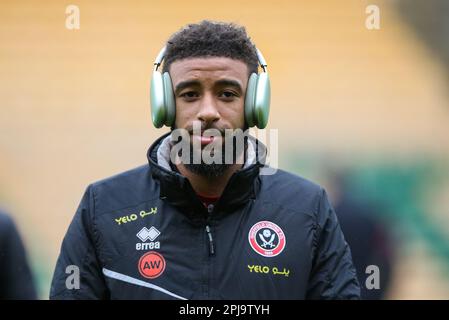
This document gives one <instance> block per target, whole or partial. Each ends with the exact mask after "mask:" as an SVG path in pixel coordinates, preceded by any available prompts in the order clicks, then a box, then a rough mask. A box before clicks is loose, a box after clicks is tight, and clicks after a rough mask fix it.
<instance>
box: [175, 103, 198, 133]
mask: <svg viewBox="0 0 449 320" xmlns="http://www.w3.org/2000/svg"><path fill="white" fill-rule="evenodd" d="M193 111H194V108H187V107H186V106H183V104H182V102H178V101H176V118H175V127H176V128H185V127H186V126H187V125H188V124H189V123H190V122H192V121H193V118H194V117H195V114H194V112H193Z"/></svg>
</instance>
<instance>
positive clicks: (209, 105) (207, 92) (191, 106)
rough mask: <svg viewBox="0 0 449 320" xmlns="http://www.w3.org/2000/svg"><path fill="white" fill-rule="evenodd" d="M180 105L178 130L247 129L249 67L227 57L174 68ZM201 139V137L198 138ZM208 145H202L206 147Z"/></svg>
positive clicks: (190, 60) (180, 63) (191, 61)
mask: <svg viewBox="0 0 449 320" xmlns="http://www.w3.org/2000/svg"><path fill="white" fill-rule="evenodd" d="M170 76H171V79H172V82H173V88H174V91H175V101H176V122H175V128H177V129H186V130H189V131H191V130H192V128H193V122H194V121H199V122H200V123H201V129H202V130H205V129H210V128H214V129H218V130H224V129H243V127H244V121H245V118H244V102H245V92H246V85H247V82H248V67H247V65H246V64H245V63H244V62H242V61H239V60H234V59H230V58H225V57H207V58H188V59H183V60H178V61H175V62H173V63H172V64H171V66H170ZM194 139H200V140H201V137H194ZM206 142H207V141H204V139H203V141H202V145H204V144H205V143H206Z"/></svg>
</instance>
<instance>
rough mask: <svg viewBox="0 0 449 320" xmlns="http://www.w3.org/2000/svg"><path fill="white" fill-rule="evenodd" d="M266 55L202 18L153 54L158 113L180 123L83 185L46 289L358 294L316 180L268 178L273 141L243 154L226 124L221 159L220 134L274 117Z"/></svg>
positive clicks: (55, 294) (67, 294)
mask: <svg viewBox="0 0 449 320" xmlns="http://www.w3.org/2000/svg"><path fill="white" fill-rule="evenodd" d="M162 59H164V67H163V74H161V73H159V72H158V71H157V68H158V67H159V65H160V64H161V62H162ZM258 63H259V64H260V65H261V66H262V68H263V69H264V71H266V70H265V67H266V64H265V61H264V59H263V57H262V56H261V54H260V52H258V51H257V49H256V48H255V46H254V45H253V44H252V42H251V41H250V39H249V38H248V36H247V34H246V31H245V29H244V28H243V27H239V26H237V25H234V24H226V23H214V22H210V21H203V22H201V23H199V24H192V25H188V26H187V27H186V28H184V29H182V30H180V31H179V32H178V33H176V34H174V35H173V36H172V37H171V38H170V40H169V41H168V42H167V46H166V48H165V49H164V50H162V51H161V53H160V54H159V56H158V58H156V62H155V65H156V68H155V72H154V74H153V79H152V88H151V99H152V115H153V123H154V125H155V126H156V127H160V126H162V125H164V124H165V125H167V126H170V127H171V128H172V130H173V132H177V131H176V130H179V131H181V134H180V135H173V134H172V135H170V134H166V135H164V136H162V137H161V138H159V139H158V140H156V141H155V142H154V143H153V145H152V146H151V147H150V149H149V150H148V153H147V157H148V162H149V165H145V166H142V167H139V168H136V169H134V170H131V171H128V172H125V173H122V174H119V175H117V176H114V177H111V178H109V179H106V180H103V181H99V182H96V183H94V184H91V185H90V186H89V187H88V188H87V190H86V193H85V194H84V197H83V199H82V201H81V204H80V206H79V208H78V211H77V212H76V214H75V217H74V219H73V221H72V223H71V225H70V227H69V230H68V232H67V234H66V236H65V239H64V242H63V244H62V249H61V254H60V256H59V259H58V262H57V265H56V270H55V274H54V278H53V282H52V287H51V293H50V297H51V298H53V299H353V298H359V294H360V290H359V286H358V283H357V279H356V275H355V270H354V267H353V264H352V260H351V254H350V250H349V247H348V245H347V244H346V242H345V240H344V237H343V234H342V232H341V230H340V227H339V225H338V222H337V219H336V216H335V213H334V211H333V209H332V208H331V206H330V204H329V202H328V200H327V196H326V193H325V192H324V190H323V189H322V188H320V187H319V186H317V185H315V184H313V183H311V182H308V181H306V180H304V179H302V178H300V177H297V176H294V175H292V174H289V173H287V172H284V171H281V170H278V171H277V172H276V173H275V174H272V175H261V174H260V173H261V169H262V168H261V167H262V166H263V155H264V150H265V148H264V146H263V145H262V144H261V143H259V142H258V141H257V140H256V139H254V138H252V137H247V138H246V139H244V148H243V151H242V150H240V151H239V148H238V147H237V146H236V143H235V142H236V140H237V139H235V137H236V135H232V136H231V138H232V139H231V141H232V142H233V143H232V145H233V146H235V147H236V148H235V149H232V152H231V155H232V156H231V157H230V158H231V161H220V160H225V159H227V160H229V157H226V152H224V151H225V147H224V146H225V144H226V139H225V137H226V131H228V130H232V129H244V130H246V129H247V128H248V127H250V126H253V125H256V126H258V127H259V128H263V127H264V126H265V125H266V121H267V116H268V107H269V81H268V76H267V74H266V72H264V73H262V74H260V75H259V74H257V67H258ZM195 129H196V130H195ZM209 130H215V134H214V135H209V134H208V133H207V131H209ZM217 132H218V134H217ZM183 133H184V134H183ZM177 138H180V139H177ZM183 139H187V140H189V139H190V140H189V142H188V143H186V144H184V147H185V146H187V149H186V148H180V149H178V148H177V147H179V145H181V144H182V142H183ZM212 144H213V145H214V146H215V148H211V149H210V150H209V152H206V153H205V154H209V156H211V157H214V158H215V160H216V161H213V162H212V163H211V162H209V161H207V160H206V159H205V158H204V159H203V158H201V159H200V161H199V162H198V161H196V162H195V156H197V155H198V154H200V155H202V154H203V153H202V151H204V150H206V149H207V148H208V147H209V146H210V145H212ZM217 146H218V147H217ZM189 147H191V148H189ZM227 156H229V153H228V154H227ZM217 159H218V160H217ZM68 266H70V268H72V269H73V268H74V266H75V267H76V268H78V269H79V277H80V279H79V280H80V282H79V286H73V285H69V286H67V285H66V284H67V277H68V276H72V275H71V274H70V275H69V274H66V272H65V271H66V268H67V267H68ZM72 269H71V270H72ZM74 275H75V273H74ZM71 280H73V279H71ZM69 282H70V281H69Z"/></svg>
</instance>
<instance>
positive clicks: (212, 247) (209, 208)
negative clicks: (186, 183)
mask: <svg viewBox="0 0 449 320" xmlns="http://www.w3.org/2000/svg"><path fill="white" fill-rule="evenodd" d="M212 211H214V205H213V204H210V205H208V206H207V213H208V215H209V216H208V218H207V224H206V234H207V238H208V239H209V255H210V256H213V255H214V254H215V245H214V238H213V236H212V232H211V230H210V226H209V218H210V215H211V214H212Z"/></svg>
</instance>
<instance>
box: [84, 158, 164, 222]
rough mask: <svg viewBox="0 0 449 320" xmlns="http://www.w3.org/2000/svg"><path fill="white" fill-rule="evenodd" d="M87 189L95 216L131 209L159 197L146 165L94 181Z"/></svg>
mask: <svg viewBox="0 0 449 320" xmlns="http://www.w3.org/2000/svg"><path fill="white" fill-rule="evenodd" d="M89 188H90V189H91V192H92V194H93V198H94V202H95V211H96V213H97V214H101V213H105V212H110V211H114V210H119V209H123V208H126V207H132V206H135V205H138V204H140V203H143V202H146V201H150V200H152V199H154V198H157V197H159V192H158V191H157V190H158V189H157V186H156V183H155V181H154V180H153V177H152V175H151V169H150V167H149V166H148V165H142V166H139V167H137V168H134V169H131V170H128V171H125V172H122V173H119V174H116V175H113V176H111V177H108V178H105V179H102V180H99V181H96V182H94V183H92V184H91V185H90V186H89Z"/></svg>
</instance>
